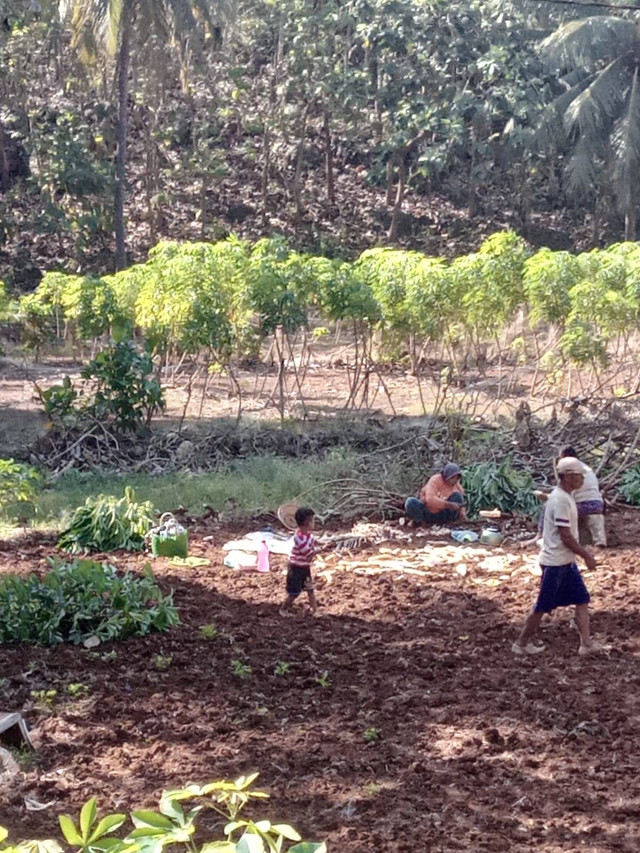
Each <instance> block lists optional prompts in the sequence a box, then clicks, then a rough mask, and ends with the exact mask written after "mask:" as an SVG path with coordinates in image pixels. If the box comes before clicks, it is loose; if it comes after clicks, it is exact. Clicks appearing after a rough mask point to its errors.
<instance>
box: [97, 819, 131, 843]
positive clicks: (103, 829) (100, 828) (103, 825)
mask: <svg viewBox="0 0 640 853" xmlns="http://www.w3.org/2000/svg"><path fill="white" fill-rule="evenodd" d="M126 819H127V816H126V815H125V814H110V815H106V817H103V818H102V820H101V821H100V822H99V823H98V825H97V826H96V828H95V829H94V831H93V832H92V834H91V838H90V839H89V843H92V842H94V841H97V840H98V839H99V838H102V836H103V835H107V834H108V833H109V832H113V831H114V830H116V829H119V828H120V827H121V826H122V824H123V823H124V822H125V820H126Z"/></svg>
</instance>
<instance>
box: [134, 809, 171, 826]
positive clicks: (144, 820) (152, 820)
mask: <svg viewBox="0 0 640 853" xmlns="http://www.w3.org/2000/svg"><path fill="white" fill-rule="evenodd" d="M131 820H132V821H133V823H134V825H135V826H136V827H145V826H148V827H151V828H153V829H168V830H172V829H174V828H175V824H174V823H173V821H171V820H169V818H168V817H165V816H164V815H161V814H158V812H152V811H138V812H132V814H131Z"/></svg>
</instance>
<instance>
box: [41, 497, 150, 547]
mask: <svg viewBox="0 0 640 853" xmlns="http://www.w3.org/2000/svg"><path fill="white" fill-rule="evenodd" d="M152 523H153V504H151V503H150V501H144V502H143V503H136V502H135V493H134V491H133V489H131V488H129V487H128V486H127V488H126V489H125V490H124V497H121V498H114V497H112V496H111V495H98V497H97V498H87V499H86V501H85V502H84V506H79V507H78V508H77V509H76V511H75V512H74V514H73V517H72V519H71V524H70V525H69V527H68V528H67V529H66V530H64V531H63V532H62V533H61V534H60V538H59V540H58V547H60V548H62V549H63V550H65V551H69V552H70V553H72V554H78V553H80V552H81V551H117V550H124V551H140V550H141V549H142V546H143V545H144V537H145V536H146V534H147V532H148V531H149V529H150V528H151V525H152Z"/></svg>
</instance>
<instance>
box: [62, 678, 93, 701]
mask: <svg viewBox="0 0 640 853" xmlns="http://www.w3.org/2000/svg"><path fill="white" fill-rule="evenodd" d="M65 690H66V692H67V693H68V694H69V696H72V697H73V698H74V699H82V698H83V697H84V696H88V695H89V685H88V684H83V683H82V682H81V681H74V682H72V683H71V684H67V686H66V687H65Z"/></svg>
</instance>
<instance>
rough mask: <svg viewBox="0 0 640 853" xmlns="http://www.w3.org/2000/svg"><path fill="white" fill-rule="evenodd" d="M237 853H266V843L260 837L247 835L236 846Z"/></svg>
mask: <svg viewBox="0 0 640 853" xmlns="http://www.w3.org/2000/svg"><path fill="white" fill-rule="evenodd" d="M236 853H265V848H264V842H263V840H262V838H260V836H259V835H250V834H248V833H245V834H244V835H243V836H242V838H241V839H240V840H239V841H238V843H237V844H236Z"/></svg>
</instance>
